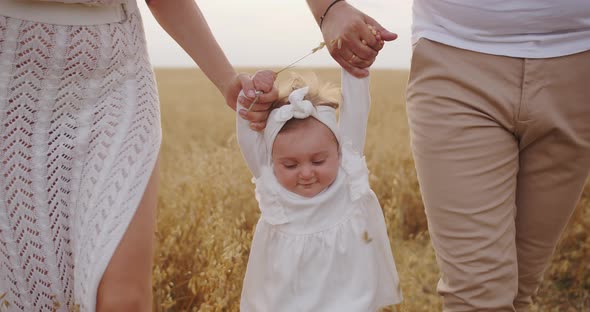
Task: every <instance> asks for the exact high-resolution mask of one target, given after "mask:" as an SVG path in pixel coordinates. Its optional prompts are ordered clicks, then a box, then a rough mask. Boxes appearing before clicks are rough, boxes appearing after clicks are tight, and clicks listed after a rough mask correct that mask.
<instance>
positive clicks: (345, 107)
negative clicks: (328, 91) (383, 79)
mask: <svg viewBox="0 0 590 312" xmlns="http://www.w3.org/2000/svg"><path fill="white" fill-rule="evenodd" d="M369 79H370V77H369V76H368V77H365V78H356V77H354V76H353V75H351V74H350V73H348V72H347V71H345V70H342V105H341V107H340V120H339V127H340V135H341V136H342V138H343V139H344V142H343V143H346V141H347V140H350V141H351V143H352V146H353V148H354V149H355V150H356V151H357V152H359V153H360V154H361V155H363V154H364V153H363V151H364V148H365V136H366V134H367V122H368V119H369V110H370V108H371V96H370V93H369Z"/></svg>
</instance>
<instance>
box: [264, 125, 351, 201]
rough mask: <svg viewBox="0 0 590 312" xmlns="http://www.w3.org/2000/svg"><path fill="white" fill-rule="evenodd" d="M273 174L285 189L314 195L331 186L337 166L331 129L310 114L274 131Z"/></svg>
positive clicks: (302, 194) (336, 154)
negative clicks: (299, 122) (282, 128)
mask: <svg viewBox="0 0 590 312" xmlns="http://www.w3.org/2000/svg"><path fill="white" fill-rule="evenodd" d="M272 161H273V170H274V174H275V176H276V177H277V180H278V181H279V183H281V185H282V186H283V187H284V188H286V189H287V190H289V191H291V192H293V193H295V194H298V195H301V196H304V197H313V196H315V195H317V194H318V193H320V192H321V191H323V190H324V189H325V188H327V187H328V186H330V184H332V182H334V180H335V179H336V175H337V174H338V168H339V166H340V157H339V153H338V143H337V141H336V137H335V136H334V134H333V133H332V131H331V130H330V129H329V128H328V127H327V126H326V125H324V124H323V123H321V122H319V121H318V120H316V119H315V118H312V117H309V118H307V119H305V120H303V121H302V124H300V125H298V126H297V127H296V128H293V129H288V130H287V131H284V132H281V133H279V134H278V135H277V137H276V139H275V141H274V144H273V148H272Z"/></svg>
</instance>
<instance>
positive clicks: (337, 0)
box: [320, 0, 344, 30]
mask: <svg viewBox="0 0 590 312" xmlns="http://www.w3.org/2000/svg"><path fill="white" fill-rule="evenodd" d="M340 1H344V0H334V1H332V3H330V5H329V6H328V8H327V9H326V11H325V12H324V14H323V15H322V16H321V17H320V30H321V29H322V24H323V23H324V17H326V14H328V11H330V9H331V8H332V6H333V5H334V4H336V3H338V2H340Z"/></svg>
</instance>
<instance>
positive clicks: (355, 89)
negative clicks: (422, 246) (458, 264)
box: [236, 71, 402, 312]
mask: <svg viewBox="0 0 590 312" xmlns="http://www.w3.org/2000/svg"><path fill="white" fill-rule="evenodd" d="M253 80H254V83H255V85H256V86H257V87H258V86H261V85H269V84H270V85H272V83H273V82H274V75H272V74H269V72H268V71H266V72H264V71H263V72H260V73H258V74H257V75H256V76H255V77H254V79H253ZM337 91H338V90H336V89H334V88H330V87H329V86H319V85H318V84H317V82H306V81H305V80H303V79H301V78H295V79H293V80H292V81H291V82H290V83H289V84H287V89H286V90H284V91H283V92H282V93H283V94H282V96H280V97H279V100H278V102H277V103H276V108H274V109H273V110H272V111H271V113H270V115H269V118H268V120H267V125H266V128H265V130H264V132H262V133H259V132H256V131H253V130H251V129H249V127H248V122H247V121H246V120H244V119H242V118H237V119H236V120H237V121H236V122H237V132H238V143H239V145H240V149H241V151H242V154H243V156H244V158H245V159H246V162H247V164H248V167H249V168H250V170H251V171H252V173H253V175H254V179H253V181H254V182H255V184H256V190H255V194H256V199H257V200H258V203H259V207H260V210H261V216H260V220H259V222H258V224H257V226H256V231H255V233H254V239H253V241H252V248H251V251H250V257H249V260H248V267H247V270H246V276H245V278H244V285H243V288H242V298H241V303H240V311H243V312H249V311H252V312H254V311H256V312H261V311H269V312H270V311H273V312H274V311H281V312H282V311H285V312H290V311H339V312H340V311H350V312H367V311H376V310H377V309H379V308H380V307H383V306H387V305H391V304H396V303H399V302H400V301H401V298H402V296H401V291H400V289H399V281H398V276H397V271H396V268H395V263H394V260H393V256H392V253H391V248H390V244H389V239H388V236H387V231H386V227H385V222H384V217H383V213H382V210H381V207H380V205H379V201H378V200H377V197H376V196H375V194H374V193H373V191H371V189H370V186H369V181H368V174H369V172H368V169H367V166H366V163H365V159H364V157H363V149H364V142H365V133H366V126H367V120H368V113H369V106H370V105H369V104H370V98H369V78H363V79H357V78H355V77H353V76H351V75H350V74H348V73H346V72H343V73H342V93H343V94H342V98H343V103H342V104H343V105H342V108H341V111H340V120H339V121H338V119H337V117H336V108H337V107H338V106H339V102H340V101H339V97H338V96H335V93H336V94H337V93H338V92H337ZM238 107H239V106H238ZM239 110H240V109H239V108H238V111H239Z"/></svg>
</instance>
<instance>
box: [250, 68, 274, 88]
mask: <svg viewBox="0 0 590 312" xmlns="http://www.w3.org/2000/svg"><path fill="white" fill-rule="evenodd" d="M275 79H277V74H276V73H275V72H273V71H272V70H259V71H257V72H256V73H254V77H252V82H253V83H254V88H255V89H256V90H259V91H262V92H264V93H268V92H270V91H271V90H272V88H273V86H274V83H275Z"/></svg>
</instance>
